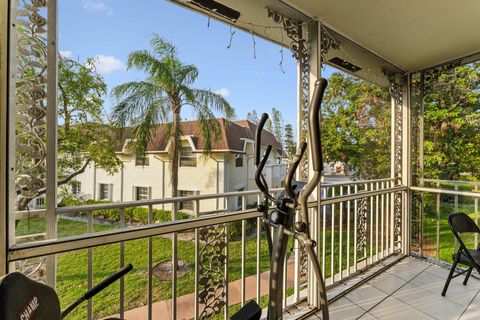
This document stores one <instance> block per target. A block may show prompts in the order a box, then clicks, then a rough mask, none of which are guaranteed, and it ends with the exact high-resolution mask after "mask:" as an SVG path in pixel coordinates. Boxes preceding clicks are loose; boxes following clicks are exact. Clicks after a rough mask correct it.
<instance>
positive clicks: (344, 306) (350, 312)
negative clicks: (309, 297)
mask: <svg viewBox="0 0 480 320" xmlns="http://www.w3.org/2000/svg"><path fill="white" fill-rule="evenodd" d="M329 312H330V320H349V319H351V320H353V319H358V318H359V317H360V316H362V315H363V314H364V313H365V312H366V311H365V310H363V309H362V308H360V307H359V306H357V305H356V304H354V303H353V302H351V301H350V300H348V299H346V298H340V299H339V300H337V301H335V302H334V303H332V304H331V305H330V306H329Z"/></svg>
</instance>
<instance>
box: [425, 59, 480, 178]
mask: <svg viewBox="0 0 480 320" xmlns="http://www.w3.org/2000/svg"><path fill="white" fill-rule="evenodd" d="M428 89H429V90H427V91H426V92H425V97H424V108H425V116H424V119H425V120H424V139H425V142H424V176H425V177H427V178H436V179H447V180H459V179H460V178H461V177H460V176H461V175H469V176H471V177H472V178H477V179H478V178H480V148H479V145H480V62H476V63H472V64H467V65H462V66H458V67H456V68H453V69H451V70H449V71H446V72H443V73H442V74H441V75H440V76H439V77H438V78H437V79H435V81H434V82H433V83H429V87H428Z"/></svg>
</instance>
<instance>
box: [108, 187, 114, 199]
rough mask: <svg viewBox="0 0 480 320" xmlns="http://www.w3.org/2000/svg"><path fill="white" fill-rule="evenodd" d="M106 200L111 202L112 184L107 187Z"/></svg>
mask: <svg viewBox="0 0 480 320" xmlns="http://www.w3.org/2000/svg"><path fill="white" fill-rule="evenodd" d="M108 200H110V201H112V200H113V183H110V184H109V185H108Z"/></svg>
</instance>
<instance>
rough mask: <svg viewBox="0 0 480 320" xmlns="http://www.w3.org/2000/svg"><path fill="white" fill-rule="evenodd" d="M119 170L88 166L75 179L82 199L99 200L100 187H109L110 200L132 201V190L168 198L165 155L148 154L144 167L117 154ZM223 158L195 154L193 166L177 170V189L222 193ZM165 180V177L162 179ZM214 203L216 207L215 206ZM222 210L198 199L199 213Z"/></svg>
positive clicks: (168, 173) (129, 158)
mask: <svg viewBox="0 0 480 320" xmlns="http://www.w3.org/2000/svg"><path fill="white" fill-rule="evenodd" d="M118 156H119V158H120V160H121V161H122V163H123V168H122V169H121V170H120V171H119V172H118V173H116V174H114V175H109V174H108V173H107V172H106V171H105V170H103V169H101V168H98V167H95V165H94V164H91V165H89V166H88V167H87V169H86V170H85V172H84V173H83V174H81V175H79V176H77V177H76V179H75V180H76V181H78V182H80V183H81V193H82V194H84V195H85V198H89V199H95V200H102V199H101V198H100V184H108V185H110V186H111V192H110V193H111V195H110V197H109V199H106V200H110V201H114V202H120V201H132V200H136V199H135V187H147V188H150V192H151V193H150V194H151V198H152V199H162V198H170V197H171V193H172V191H171V190H172V185H171V178H170V169H171V168H170V166H171V162H170V160H169V159H168V156H167V155H166V154H148V155H147V157H148V159H149V165H148V166H137V165H135V156H134V155H125V154H119V155H118ZM224 173H225V170H224V155H223V154H215V155H212V156H211V157H205V156H203V155H200V154H198V155H197V166H196V167H180V168H179V185H178V189H179V190H185V191H190V192H193V193H194V194H210V193H223V192H224V190H225V174H224ZM164 177H165V178H164ZM217 202H218V205H217ZM156 208H162V209H167V210H171V206H170V205H158V206H156ZM222 209H224V205H223V203H222V201H216V200H202V201H201V203H200V211H202V212H205V211H216V210H222Z"/></svg>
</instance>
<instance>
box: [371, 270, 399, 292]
mask: <svg viewBox="0 0 480 320" xmlns="http://www.w3.org/2000/svg"><path fill="white" fill-rule="evenodd" d="M368 283H369V284H371V285H373V286H374V287H375V288H377V289H380V290H382V291H383V292H386V293H388V294H392V293H393V292H395V291H397V290H398V289H399V288H400V287H401V286H403V285H404V284H406V283H407V281H405V280H403V279H400V278H398V277H396V276H394V275H392V274H389V273H382V274H380V275H378V276H376V277H375V278H373V279H372V280H370V281H368Z"/></svg>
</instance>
